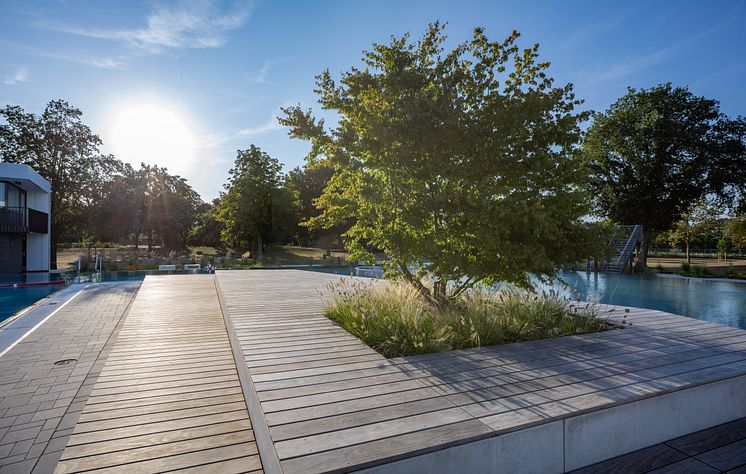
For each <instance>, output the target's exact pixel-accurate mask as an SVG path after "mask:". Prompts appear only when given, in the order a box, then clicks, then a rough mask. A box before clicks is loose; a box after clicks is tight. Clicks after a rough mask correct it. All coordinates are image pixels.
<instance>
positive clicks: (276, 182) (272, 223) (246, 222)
mask: <svg viewBox="0 0 746 474" xmlns="http://www.w3.org/2000/svg"><path fill="white" fill-rule="evenodd" d="M281 170H282V166H281V165H280V162H279V161H277V160H276V159H275V158H272V157H271V156H269V155H268V154H267V153H265V152H263V151H262V150H260V149H259V148H257V147H256V146H254V145H251V146H250V147H249V149H248V150H238V156H237V157H236V162H235V164H234V167H233V169H231V170H230V176H229V178H228V184H226V190H227V191H226V193H225V194H224V195H223V196H222V197H221V199H220V202H219V204H218V206H217V219H218V221H219V222H220V223H221V224H222V225H223V229H222V231H221V236H222V238H223V241H224V242H225V243H226V244H227V245H229V246H238V247H254V248H256V258H257V259H260V260H261V259H262V251H263V247H264V245H265V244H266V243H269V242H272V241H275V240H277V239H278V238H279V239H281V238H282V237H284V236H287V235H288V234H289V233H291V232H292V230H290V229H288V228H287V226H288V224H287V222H288V219H287V216H288V215H289V214H291V211H290V209H291V208H292V207H293V206H294V205H295V203H294V201H293V198H292V196H291V195H289V194H288V193H287V192H286V188H284V187H283V185H282V184H283V177H282V173H281ZM288 201H289V202H288ZM296 222H297V221H296Z"/></svg>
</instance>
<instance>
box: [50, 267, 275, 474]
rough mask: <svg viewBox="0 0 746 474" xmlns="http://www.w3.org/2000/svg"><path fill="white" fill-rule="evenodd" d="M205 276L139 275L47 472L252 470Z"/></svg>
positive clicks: (249, 443) (257, 466)
mask: <svg viewBox="0 0 746 474" xmlns="http://www.w3.org/2000/svg"><path fill="white" fill-rule="evenodd" d="M261 467H262V466H261V461H260V458H259V455H258V452H257V447H256V443H255V442H254V437H253V431H252V429H251V423H250V421H249V415H248V412H247V409H246V403H245V400H244V397H243V392H242V390H241V386H240V384H239V380H238V376H237V373H236V366H235V364H234V360H233V355H232V352H231V347H230V344H229V340H228V334H227V332H226V328H225V324H224V321H223V317H222V313H221V311H220V306H219V303H218V298H217V292H216V289H215V284H214V282H213V278H212V276H210V275H189V276H168V277H148V278H147V279H146V280H145V282H144V283H143V285H142V287H141V289H140V291H139V293H138V295H137V298H136V300H135V302H134V303H133V304H132V307H131V308H130V311H129V314H127V315H126V320H125V322H124V325H123V327H122V329H121V331H120V333H119V335H118V338H117V340H116V343H115V344H114V347H113V349H112V351H111V353H110V354H109V356H108V358H107V360H106V363H105V365H104V367H103V370H102V371H101V374H100V376H99V378H98V380H97V382H96V385H95V386H94V388H93V391H92V392H91V394H90V397H89V398H88V400H87V402H86V405H85V408H84V409H83V413H82V415H81V416H80V420H79V421H78V424H77V425H76V426H75V430H74V432H73V435H72V436H71V437H70V440H69V442H68V444H67V448H66V449H65V451H64V453H63V455H62V460H61V461H60V463H59V464H58V466H57V469H56V471H55V472H58V473H68V472H80V471H88V470H94V469H105V470H106V471H107V472H127V473H136V472H163V471H171V470H180V471H182V472H185V471H189V472H196V471H203V472H221V473H227V472H249V471H251V472H256V471H260V470H261Z"/></svg>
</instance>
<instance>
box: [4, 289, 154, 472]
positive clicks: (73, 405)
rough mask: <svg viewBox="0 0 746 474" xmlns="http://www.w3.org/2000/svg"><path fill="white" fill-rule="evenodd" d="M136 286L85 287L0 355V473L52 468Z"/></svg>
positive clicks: (96, 375)
mask: <svg viewBox="0 0 746 474" xmlns="http://www.w3.org/2000/svg"><path fill="white" fill-rule="evenodd" d="M139 286H140V283H139V282H125V283H103V284H98V285H91V286H89V287H87V288H86V289H85V290H84V291H83V292H81V293H80V294H78V295H77V296H76V297H75V298H74V299H72V300H71V301H70V302H69V303H68V304H66V305H65V306H64V307H62V308H61V309H60V310H59V311H58V312H57V313H56V314H54V316H52V317H51V318H50V319H49V320H47V321H46V322H45V323H44V324H43V325H41V326H40V327H39V328H37V329H36V330H35V331H34V332H33V333H31V334H30V335H29V336H28V337H26V338H25V339H24V340H23V341H21V342H20V343H19V344H17V345H16V346H15V347H13V348H12V349H10V351H8V352H7V353H6V354H4V355H3V356H2V357H0V474H6V473H10V472H13V473H16V472H18V473H28V472H32V471H33V472H42V473H43V472H52V471H53V470H54V467H55V465H56V464H57V460H58V459H59V457H60V456H61V455H62V451H63V449H64V448H65V445H66V444H67V439H68V438H69V436H70V433H71V432H72V428H73V427H74V426H75V423H76V422H77V420H78V417H79V416H80V412H81V410H82V408H83V405H85V401H86V400H87V398H88V394H89V393H90V391H91V389H92V387H93V384H94V383H95V381H96V378H97V377H98V374H99V372H100V371H101V367H102V366H103V362H104V360H105V355H106V353H107V352H108V350H110V346H107V342H108V341H109V340H110V338H111V336H112V334H113V333H114V332H115V330H116V328H117V327H118V324H119V323H120V321H121V320H122V316H123V315H124V313H125V311H126V309H127V307H128V306H129V303H130V301H131V300H132V298H133V296H134V295H135V293H136V292H137V289H138V288H139ZM82 288H83V287H82V286H81V289H82ZM60 304H62V303H60ZM39 309H40V310H46V311H48V309H47V308H39ZM29 316H33V315H32V314H28V315H26V316H24V317H23V318H26V317H29ZM65 359H72V360H73V361H71V362H69V363H67V364H63V365H55V362H57V361H60V360H65Z"/></svg>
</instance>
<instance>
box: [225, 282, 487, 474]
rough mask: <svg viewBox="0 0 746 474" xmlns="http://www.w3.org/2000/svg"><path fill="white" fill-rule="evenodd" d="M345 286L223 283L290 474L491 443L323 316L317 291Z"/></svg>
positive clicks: (463, 415)
mask: <svg viewBox="0 0 746 474" xmlns="http://www.w3.org/2000/svg"><path fill="white" fill-rule="evenodd" d="M338 279H339V276H335V275H326V274H320V273H313V272H303V271H266V272H219V274H218V280H219V283H220V289H221V292H222V295H223V298H224V300H225V304H226V309H227V311H228V314H229V316H230V318H231V320H232V321H233V325H234V326H235V330H236V333H237V335H238V339H239V341H240V344H241V349H242V351H243V354H244V357H245V360H246V364H247V365H248V367H249V371H250V373H251V377H252V379H253V382H254V385H255V387H256V390H257V394H258V397H259V401H260V402H261V407H262V410H263V412H264V416H265V420H266V423H267V425H268V426H269V432H270V434H271V437H272V441H273V442H274V447H275V449H276V452H277V456H278V457H279V460H280V464H281V467H282V469H283V471H284V472H288V473H293V472H298V473H311V472H329V471H335V470H349V469H352V468H360V467H364V466H367V465H373V464H376V463H380V462H382V461H385V460H392V459H397V458H398V457H400V456H404V455H413V454H417V453H419V452H423V451H427V450H432V449H437V448H438V447H443V446H446V445H449V444H451V443H453V442H464V441H468V440H469V439H476V438H479V437H483V436H488V435H490V434H491V430H490V429H489V428H488V427H486V426H485V425H484V424H483V423H480V422H479V421H477V420H475V419H473V417H472V416H471V415H469V414H468V413H467V412H465V411H464V410H462V409H460V408H458V407H456V406H454V405H453V404H452V403H451V402H449V401H448V400H447V399H445V398H444V397H441V396H440V395H439V394H438V393H437V392H436V391H435V390H433V389H432V388H429V387H427V386H426V385H425V384H424V383H423V382H421V381H419V380H417V379H416V378H414V377H412V376H411V375H410V374H408V373H407V372H406V371H404V370H402V369H401V368H400V367H398V366H397V365H396V364H393V363H391V362H389V361H387V360H386V359H385V358H384V357H382V356H381V355H380V354H378V353H377V352H375V351H373V350H371V349H370V348H368V347H367V346H365V345H364V344H362V343H361V342H360V341H359V340H357V339H356V338H354V337H353V336H351V335H350V334H349V333H347V332H346V331H344V330H343V329H341V328H339V327H337V326H335V325H334V324H333V323H331V322H330V321H329V320H328V319H326V318H325V317H324V316H323V314H322V301H321V299H320V295H319V293H318V291H317V290H319V289H321V290H323V289H324V285H325V284H326V283H328V282H331V281H336V280H338ZM258 422H260V421H258V420H255V423H258Z"/></svg>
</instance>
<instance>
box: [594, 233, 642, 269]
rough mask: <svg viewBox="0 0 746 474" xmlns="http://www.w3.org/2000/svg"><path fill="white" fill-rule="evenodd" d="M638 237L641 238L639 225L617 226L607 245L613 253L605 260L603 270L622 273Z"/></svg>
mask: <svg viewBox="0 0 746 474" xmlns="http://www.w3.org/2000/svg"><path fill="white" fill-rule="evenodd" d="M640 239H642V226H641V225H628V226H619V228H618V229H617V231H616V232H615V233H614V236H613V237H612V238H611V242H609V246H610V247H611V249H612V250H613V251H614V252H615V253H614V254H612V255H611V258H610V259H609V260H608V261H607V262H606V264H605V265H604V268H603V270H604V271H607V272H610V273H622V272H623V271H624V268H625V267H626V266H627V263H629V261H630V259H631V258H632V253H633V252H634V251H635V247H636V246H637V242H639V241H640Z"/></svg>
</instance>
